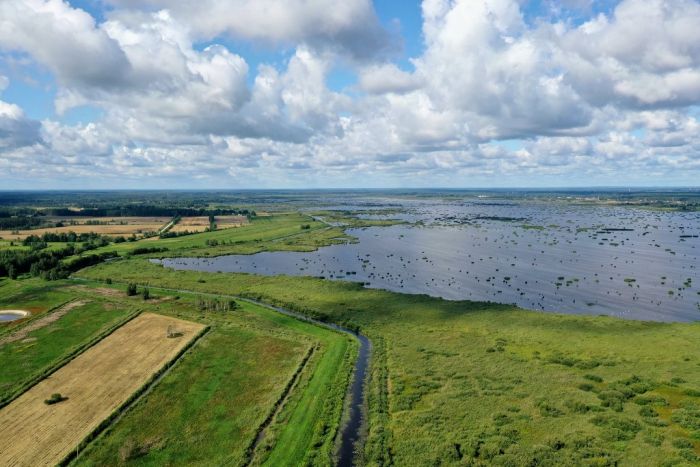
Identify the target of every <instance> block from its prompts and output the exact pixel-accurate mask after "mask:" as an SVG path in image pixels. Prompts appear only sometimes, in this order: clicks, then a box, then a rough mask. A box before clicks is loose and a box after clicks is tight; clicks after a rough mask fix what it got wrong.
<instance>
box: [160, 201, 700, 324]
mask: <svg viewBox="0 0 700 467" xmlns="http://www.w3.org/2000/svg"><path fill="white" fill-rule="evenodd" d="M399 202H400V203H401V207H402V212H401V213H400V214H392V217H394V218H396V217H399V218H403V219H406V220H409V221H411V222H417V221H419V222H420V225H411V226H406V225H400V226H393V227H373V228H367V229H354V230H348V233H349V234H350V235H353V236H355V237H357V238H358V239H359V242H358V243H354V244H345V245H334V246H330V247H325V248H321V249H320V250H318V251H316V252H312V253H295V252H273V253H269V252H266V253H259V254H255V255H248V256H246V255H233V256H222V257H218V258H177V259H167V260H163V264H164V265H165V266H167V267H172V268H175V269H189V270H201V271H210V272H216V271H222V272H248V273H254V274H265V275H276V274H288V275H307V276H322V277H325V278H327V279H334V280H338V279H340V280H352V281H358V282H363V283H365V285H366V286H367V287H372V288H381V289H388V290H393V291H398V292H403V293H422V294H428V295H432V296H439V297H443V298H446V299H469V300H478V301H493V302H500V303H513V304H517V305H519V306H521V307H523V308H528V309H535V310H545V311H558V312H563V313H579V314H606V315H613V316H619V317H625V318H632V319H644V320H656V321H693V320H698V319H700V278H699V277H698V264H699V262H698V254H699V252H700V238H698V235H699V234H700V213H694V212H691V213H684V212H654V211H644V210H638V209H628V208H620V207H605V206H602V207H601V206H571V205H566V204H558V203H546V202H537V201H505V202H493V201H474V202H464V201H450V200H448V201H442V200H434V199H433V200H421V199H416V200H401V201H399ZM386 205H387V206H389V205H390V206H392V208H393V207H395V206H396V205H397V200H387V201H386ZM371 206H372V209H381V208H382V203H381V200H379V201H378V200H376V199H373V200H372V203H371ZM333 207H334V208H336V209H343V210H348V209H350V210H357V209H362V210H363V211H366V210H367V206H366V205H365V206H363V205H362V204H361V203H359V204H358V203H357V202H356V201H354V203H353V205H352V206H350V205H343V204H342V203H340V202H339V203H338V204H337V205H336V206H333Z"/></svg>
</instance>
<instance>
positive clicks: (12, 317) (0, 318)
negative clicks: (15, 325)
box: [0, 313, 24, 322]
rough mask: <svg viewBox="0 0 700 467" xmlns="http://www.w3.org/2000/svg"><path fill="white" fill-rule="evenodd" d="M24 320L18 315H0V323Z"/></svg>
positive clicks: (22, 316)
mask: <svg viewBox="0 0 700 467" xmlns="http://www.w3.org/2000/svg"><path fill="white" fill-rule="evenodd" d="M22 318H24V315H22V314H19V313H0V322H4V321H15V320H18V319H22Z"/></svg>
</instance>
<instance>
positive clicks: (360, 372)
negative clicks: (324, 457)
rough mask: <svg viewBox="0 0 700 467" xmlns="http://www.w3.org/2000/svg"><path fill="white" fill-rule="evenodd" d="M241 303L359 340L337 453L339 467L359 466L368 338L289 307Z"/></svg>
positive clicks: (369, 346)
mask: <svg viewBox="0 0 700 467" xmlns="http://www.w3.org/2000/svg"><path fill="white" fill-rule="evenodd" d="M237 299H238V300H244V301H246V302H250V303H255V304H256V305H260V306H264V307H266V308H270V309H272V310H275V311H277V312H279V313H282V314H284V315H288V316H293V317H294V318H297V319H301V320H303V321H308V322H310V323H314V324H316V325H319V326H323V327H327V328H330V329H334V330H336V331H340V332H343V333H346V334H350V335H351V336H353V337H355V338H357V340H358V341H359V343H360V349H359V352H358V354H357V359H356V360H355V368H354V370H353V379H352V383H351V384H350V386H349V387H348V392H347V398H346V399H349V406H348V407H347V410H348V413H347V414H344V415H345V416H344V417H343V419H344V420H346V423H345V424H344V425H343V427H342V429H341V433H340V449H339V451H338V464H337V465H338V466H339V467H351V466H353V465H356V462H355V455H356V451H357V449H356V448H358V447H359V446H358V443H359V442H361V440H362V425H363V422H364V417H363V414H364V407H365V403H366V397H367V395H366V387H365V379H366V377H367V369H368V368H369V358H370V349H371V343H370V340H369V339H368V338H367V336H364V335H362V334H359V333H356V332H354V331H351V330H350V329H348V328H346V327H343V326H340V325H337V324H334V323H326V322H323V321H319V320H315V319H313V318H309V317H308V316H305V315H302V314H300V313H296V312H294V311H291V310H287V309H286V308H281V307H277V306H273V305H269V304H267V303H263V302H259V301H257V300H252V299H249V298H240V297H237Z"/></svg>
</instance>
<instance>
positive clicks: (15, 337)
mask: <svg viewBox="0 0 700 467" xmlns="http://www.w3.org/2000/svg"><path fill="white" fill-rule="evenodd" d="M87 303H89V302H88V301H87V300H75V301H72V302H70V303H66V304H65V305H63V306H62V307H60V308H58V309H57V310H55V311H54V312H52V313H49V314H48V315H46V316H44V317H42V318H39V319H36V320H34V321H32V322H31V323H29V324H27V325H26V326H24V327H23V328H21V329H19V330H17V331H15V332H13V333H11V334H10V335H9V336H5V337H3V338H0V347H2V346H3V345H5V344H9V343H11V342H15V341H21V340H23V339H25V338H26V337H27V335H29V333H30V332H32V331H36V330H37V329H41V328H43V327H44V326H48V325H49V324H51V323H53V322H55V321H58V320H59V319H60V318H61V317H62V316H65V315H66V313H68V312H69V311H71V310H74V309H76V308H78V307H81V306H83V305H86V304H87Z"/></svg>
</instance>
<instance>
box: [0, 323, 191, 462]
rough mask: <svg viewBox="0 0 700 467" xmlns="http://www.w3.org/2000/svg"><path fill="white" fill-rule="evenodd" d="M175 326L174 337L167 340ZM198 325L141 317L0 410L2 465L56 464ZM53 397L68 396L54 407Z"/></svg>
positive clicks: (147, 376) (143, 382)
mask: <svg viewBox="0 0 700 467" xmlns="http://www.w3.org/2000/svg"><path fill="white" fill-rule="evenodd" d="M169 326H175V327H176V329H177V331H178V333H179V336H178V337H176V338H168V337H167V336H166V329H167V328H168V327H169ZM203 328H204V326H203V325H201V324H198V323H193V322H188V321H183V320H179V319H175V318H172V317H167V316H162V315H156V314H152V313H144V314H141V315H139V316H138V317H137V318H135V319H133V320H131V321H129V322H128V323H127V324H125V325H124V326H122V327H120V328H119V329H117V330H116V331H114V332H113V333H112V334H110V335H109V336H107V337H106V338H105V339H103V340H102V341H100V342H99V343H98V344H97V345H95V346H94V347H91V348H90V349H88V350H87V351H85V352H83V353H82V354H80V355H79V356H78V357H76V358H75V359H74V360H72V361H71V362H70V363H68V364H67V365H65V366H64V367H62V368H61V369H59V370H58V371H56V373H54V374H53V375H51V377H50V378H47V379H45V380H43V381H41V382H40V383H38V384H37V385H36V386H34V387H32V388H31V389H30V390H29V391H27V392H25V393H24V394H22V396H20V397H19V398H18V399H16V400H15V401H13V402H12V403H11V404H10V405H8V406H7V407H4V408H3V409H2V411H0V432H2V433H12V437H13V441H12V442H11V443H7V444H5V443H6V442H7V441H9V440H4V441H3V444H4V446H3V448H2V449H0V464H2V465H15V464H18V465H47V464H51V465H55V464H56V463H58V462H59V461H61V459H63V458H64V457H65V456H66V455H67V454H68V453H69V452H71V451H72V450H73V449H75V447H76V446H77V445H78V443H80V441H81V440H82V439H83V438H85V437H86V436H87V435H88V434H89V433H90V432H91V431H92V430H94V429H95V428H96V427H97V426H98V425H99V424H100V423H101V422H102V421H103V420H104V419H106V418H107V417H108V416H109V415H110V414H111V413H112V412H113V411H115V410H116V409H117V408H118V407H119V406H120V405H122V403H123V402H124V401H126V400H127V399H128V398H129V396H130V395H131V394H132V393H134V392H135V391H136V390H137V389H138V388H139V387H141V386H142V385H143V384H145V383H146V382H147V380H148V379H149V377H150V376H151V375H152V374H154V373H155V372H156V371H157V370H159V369H160V368H161V367H162V366H163V365H165V364H166V363H167V362H168V361H170V360H172V359H173V358H174V357H175V356H176V355H177V354H178V352H179V351H180V350H181V349H182V348H183V347H184V346H185V345H186V344H187V343H188V342H189V341H190V340H191V339H193V338H194V337H195V336H196V335H197V334H198V333H199V332H200V331H202V329H203ZM52 394H60V395H62V396H64V397H67V399H66V400H64V401H62V402H58V403H56V404H53V405H48V404H46V403H45V402H44V401H45V400H46V399H48V398H49V397H50V396H51V395H52Z"/></svg>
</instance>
